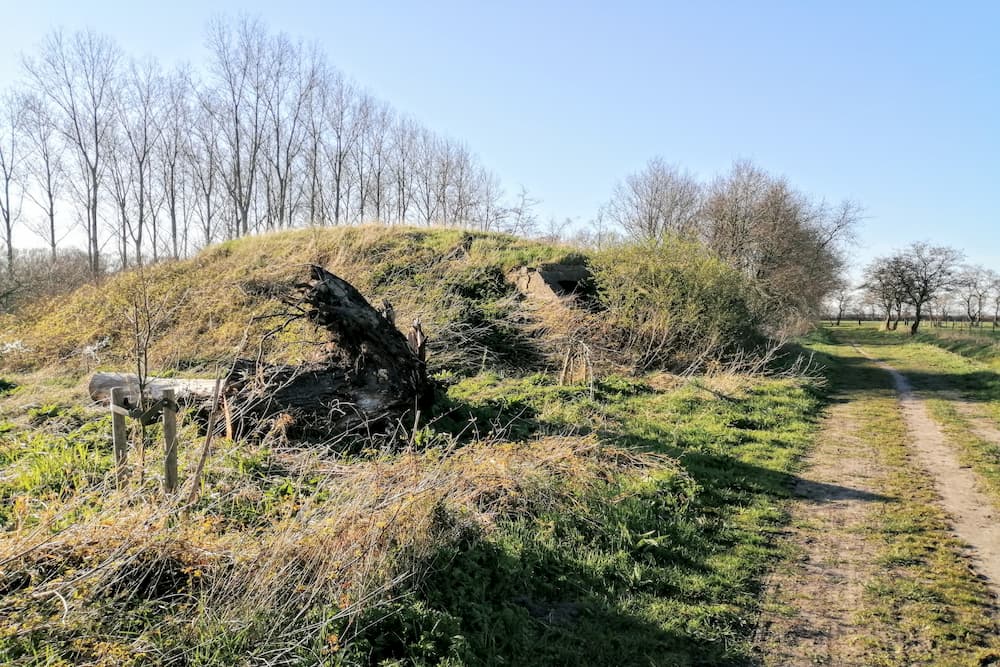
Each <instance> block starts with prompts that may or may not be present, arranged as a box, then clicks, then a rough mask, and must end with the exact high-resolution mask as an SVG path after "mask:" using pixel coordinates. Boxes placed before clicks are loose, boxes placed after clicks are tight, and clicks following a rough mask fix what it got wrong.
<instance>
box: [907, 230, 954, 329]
mask: <svg viewBox="0 0 1000 667" xmlns="http://www.w3.org/2000/svg"><path fill="white" fill-rule="evenodd" d="M898 258H899V264H898V266H899V267H900V269H901V271H900V276H899V277H900V283H901V286H902V290H903V293H904V294H905V302H906V303H908V304H909V305H911V306H913V324H912V325H910V333H911V334H916V333H917V331H918V330H919V328H920V322H921V321H922V319H923V309H924V306H925V305H926V304H927V303H928V302H929V301H930V300H931V299H933V298H934V297H936V296H938V295H939V294H941V293H942V292H944V291H946V290H948V289H950V288H951V287H953V286H954V284H955V275H956V272H957V268H958V263H959V262H960V261H961V260H962V253H961V252H959V251H958V250H955V249H954V248H949V247H946V246H931V245H928V244H927V243H914V244H912V245H911V246H910V247H909V248H907V249H906V250H904V251H903V252H901V253H900V254H899V256H898Z"/></svg>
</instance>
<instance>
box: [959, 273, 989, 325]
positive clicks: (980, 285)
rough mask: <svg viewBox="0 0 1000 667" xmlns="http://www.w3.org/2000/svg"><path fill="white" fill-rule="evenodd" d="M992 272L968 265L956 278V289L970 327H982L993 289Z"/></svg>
mask: <svg viewBox="0 0 1000 667" xmlns="http://www.w3.org/2000/svg"><path fill="white" fill-rule="evenodd" d="M992 278H993V277H992V276H991V275H990V272H989V271H987V270H986V269H985V268H983V267H981V266H973V265H966V266H963V267H962V269H961V271H959V272H958V274H957V275H956V276H955V289H956V291H957V293H958V296H959V297H960V298H961V299H962V303H963V305H964V306H965V314H966V316H967V317H968V318H969V326H970V327H974V326H980V325H981V324H982V321H983V311H984V309H985V307H986V302H987V300H988V299H989V297H990V291H991V290H992V289H993V284H992Z"/></svg>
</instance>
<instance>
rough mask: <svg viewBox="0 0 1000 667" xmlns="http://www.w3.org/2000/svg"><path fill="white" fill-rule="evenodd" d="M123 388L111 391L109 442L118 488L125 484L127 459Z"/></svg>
mask: <svg viewBox="0 0 1000 667" xmlns="http://www.w3.org/2000/svg"><path fill="white" fill-rule="evenodd" d="M126 416H128V408H127V407H125V387H114V388H113V389H112V390H111V440H112V442H113V443H114V447H115V479H116V481H117V482H118V486H119V487H121V485H122V484H123V483H124V482H125V461H126V459H127V457H128V432H127V431H126V428H125V417H126Z"/></svg>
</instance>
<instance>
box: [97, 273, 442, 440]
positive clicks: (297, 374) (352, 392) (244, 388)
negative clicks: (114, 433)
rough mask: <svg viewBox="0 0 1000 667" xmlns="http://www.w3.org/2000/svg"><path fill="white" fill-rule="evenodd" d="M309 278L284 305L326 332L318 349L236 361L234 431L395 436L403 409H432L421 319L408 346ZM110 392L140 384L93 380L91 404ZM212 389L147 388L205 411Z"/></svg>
mask: <svg viewBox="0 0 1000 667" xmlns="http://www.w3.org/2000/svg"><path fill="white" fill-rule="evenodd" d="M310 274H311V279H310V281H309V282H307V283H303V284H301V285H298V286H297V287H296V292H295V293H294V294H290V295H288V298H287V299H286V300H285V302H286V303H287V304H288V305H289V306H290V307H291V308H292V309H293V310H294V311H295V312H297V313H300V314H301V316H303V317H306V318H307V319H309V320H310V321H311V322H312V323H314V324H315V325H316V326H317V327H318V328H319V329H320V330H322V331H323V332H324V333H325V336H326V338H327V340H326V341H325V343H326V344H325V345H322V346H321V349H322V350H323V353H322V354H321V356H320V357H319V358H318V359H316V360H313V361H311V362H309V363H306V364H302V365H298V366H291V365H271V364H263V363H258V362H256V361H250V360H239V361H237V363H236V364H234V366H233V369H232V370H231V372H230V373H229V374H228V376H227V377H226V378H224V384H223V394H224V396H225V401H226V405H227V409H228V412H229V414H230V416H231V421H232V423H233V426H234V428H235V430H236V432H237V433H238V434H240V435H243V436H250V437H254V436H256V437H264V436H267V435H269V434H273V433H274V432H275V430H276V429H280V431H281V434H282V435H283V436H285V437H288V438H293V439H308V440H332V439H335V438H337V437H338V436H342V435H343V434H345V433H352V432H357V433H362V432H363V433H364V434H365V435H366V436H367V435H376V434H379V433H390V432H395V431H396V430H397V429H396V427H397V426H398V425H399V424H401V423H406V419H405V416H406V415H407V413H412V412H413V411H414V410H423V411H426V410H427V409H429V408H430V406H431V404H432V403H433V400H434V391H433V383H431V382H430V381H429V380H428V378H427V370H426V365H425V363H424V358H423V357H424V354H425V342H424V341H425V339H424V336H423V332H422V331H420V326H419V323H416V324H415V327H414V331H413V332H411V338H413V339H414V340H413V342H410V341H408V340H407V337H406V336H404V335H403V334H402V333H401V332H400V331H399V330H398V329H396V327H395V326H394V325H393V323H392V321H391V320H390V319H388V318H387V317H386V314H388V315H389V316H390V317H392V315H391V308H388V307H387V308H385V310H384V311H383V312H379V311H378V310H376V309H375V308H373V307H372V306H371V304H369V303H368V301H367V300H366V299H365V298H364V297H363V296H362V295H361V293H360V292H358V291H357V290H356V289H355V288H354V287H353V286H352V285H351V284H350V283H348V282H346V281H345V280H343V279H341V278H339V277H337V276H335V275H334V274H332V273H330V272H329V271H326V270H325V269H323V268H321V267H319V266H312V267H311V269H310ZM112 387H124V388H125V390H126V391H127V393H128V396H129V398H130V403H131V404H133V405H134V404H135V401H137V400H138V395H139V382H138V378H137V377H136V376H134V375H129V374H122V373H97V374H95V375H94V377H93V378H92V379H91V382H90V394H91V398H93V399H94V400H106V398H107V396H108V393H109V392H110V389H111V388H112ZM214 387H215V381H214V380H208V379H204V380H203V379H193V378H149V379H148V380H147V383H146V392H147V394H148V396H149V397H150V398H153V399H157V398H160V397H161V396H162V394H163V390H164V389H173V390H174V391H175V393H176V396H177V399H178V400H179V401H181V402H187V403H195V404H204V405H207V404H208V403H209V401H210V400H211V398H212V395H213V390H214ZM411 421H412V420H411Z"/></svg>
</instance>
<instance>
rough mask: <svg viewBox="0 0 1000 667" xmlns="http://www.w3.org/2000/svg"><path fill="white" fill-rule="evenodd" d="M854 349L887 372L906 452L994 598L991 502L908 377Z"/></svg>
mask: <svg viewBox="0 0 1000 667" xmlns="http://www.w3.org/2000/svg"><path fill="white" fill-rule="evenodd" d="M857 349H858V351H859V352H861V353H862V354H863V355H865V356H866V357H868V358H869V359H871V360H873V361H874V362H875V363H877V364H878V365H879V366H880V367H882V368H883V369H885V370H886V371H887V372H888V373H889V374H890V375H891V376H892V381H893V383H894V384H895V386H896V391H898V392H899V399H900V402H901V403H902V406H903V417H904V419H905V420H906V427H907V430H908V431H909V436H910V444H911V448H912V451H913V453H914V454H915V456H916V459H917V461H919V462H920V464H921V466H922V467H923V468H924V469H926V470H927V472H928V473H929V474H930V476H931V478H932V479H933V480H934V486H935V489H936V491H937V493H938V494H939V495H940V496H941V504H942V506H943V507H944V509H945V511H946V512H947V513H948V515H949V518H950V522H951V527H952V529H953V530H954V532H955V535H956V536H957V537H958V538H959V539H960V540H962V541H963V542H965V543H966V544H968V545H969V546H970V547H971V549H970V552H969V556H970V558H971V560H972V562H973V566H974V567H975V569H976V571H977V572H978V573H979V574H981V575H983V576H984V577H985V578H986V579H987V584H988V585H989V587H990V590H991V592H992V593H993V594H994V595H995V596H997V597H1000V521H998V518H1000V517H998V516H997V513H996V511H995V510H994V507H993V503H992V502H991V501H990V499H989V498H988V497H987V496H986V495H985V494H984V493H982V492H981V491H980V490H979V489H978V480H977V479H976V474H975V473H974V472H973V471H972V470H971V469H969V468H967V467H963V466H962V464H961V463H960V462H959V460H958V456H957V455H956V453H955V451H954V450H953V448H952V447H951V446H950V445H949V444H948V441H947V439H946V438H945V435H944V433H943V432H942V431H941V428H940V426H938V423H937V422H936V421H934V419H932V418H931V416H930V414H928V412H927V407H926V406H925V405H924V402H923V400H922V399H921V398H920V397H919V396H917V395H916V393H914V391H913V387H912V385H911V384H910V382H909V380H907V379H906V377H905V376H904V375H903V374H902V373H900V372H899V371H897V370H896V369H895V368H893V367H892V366H890V365H889V364H887V363H885V362H884V361H881V360H879V359H876V358H874V357H872V356H871V355H870V354H868V353H867V352H865V351H864V350H862V349H861V348H857Z"/></svg>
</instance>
